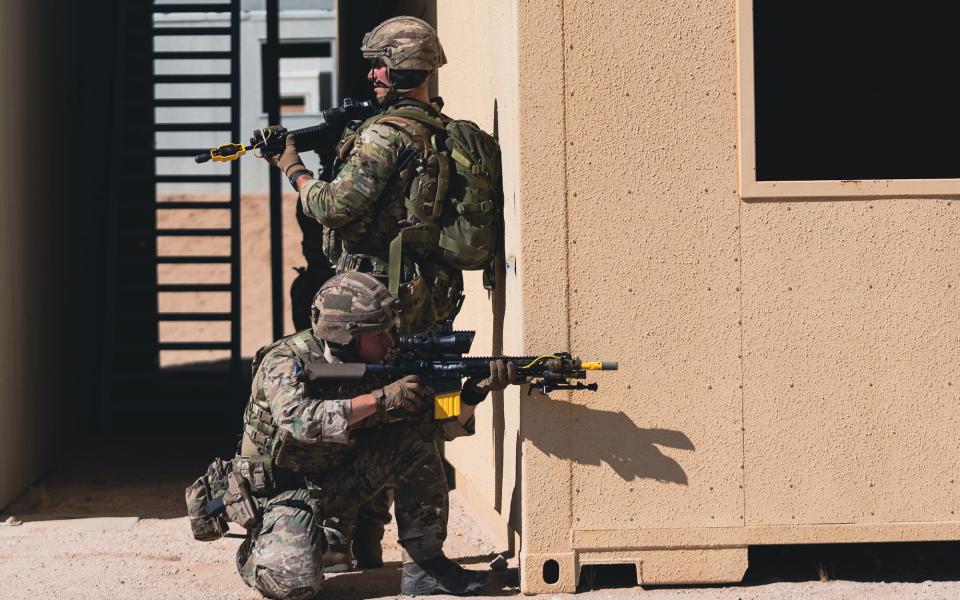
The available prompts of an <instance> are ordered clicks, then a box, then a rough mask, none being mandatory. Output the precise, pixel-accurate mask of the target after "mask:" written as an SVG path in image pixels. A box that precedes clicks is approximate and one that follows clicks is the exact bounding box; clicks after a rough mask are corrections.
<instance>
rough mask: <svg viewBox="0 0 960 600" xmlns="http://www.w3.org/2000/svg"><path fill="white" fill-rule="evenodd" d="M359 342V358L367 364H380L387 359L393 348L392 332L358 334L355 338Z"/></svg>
mask: <svg viewBox="0 0 960 600" xmlns="http://www.w3.org/2000/svg"><path fill="white" fill-rule="evenodd" d="M354 339H355V340H356V342H357V356H358V357H359V358H360V360H362V361H363V362H366V363H380V362H383V359H384V358H386V357H387V353H388V352H389V351H390V349H391V348H393V336H392V335H390V331H389V330H387V331H379V332H377V333H358V334H357V335H356V337H355V338H354Z"/></svg>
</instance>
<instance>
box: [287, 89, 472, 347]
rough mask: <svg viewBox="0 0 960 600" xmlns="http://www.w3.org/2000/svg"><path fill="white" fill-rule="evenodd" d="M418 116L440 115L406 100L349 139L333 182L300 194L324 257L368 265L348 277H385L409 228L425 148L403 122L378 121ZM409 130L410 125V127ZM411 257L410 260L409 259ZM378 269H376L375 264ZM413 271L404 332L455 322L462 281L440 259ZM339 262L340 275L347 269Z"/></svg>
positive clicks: (404, 293) (419, 263)
mask: <svg viewBox="0 0 960 600" xmlns="http://www.w3.org/2000/svg"><path fill="white" fill-rule="evenodd" d="M401 108H402V109H404V110H421V111H423V112H424V113H425V114H427V115H430V116H436V115H438V114H439V111H438V108H437V106H434V105H426V104H423V103H422V102H418V101H416V100H410V99H404V100H401V101H400V102H398V103H396V104H394V105H393V106H391V107H390V108H388V109H387V110H386V111H385V113H384V114H383V115H380V116H378V117H373V118H371V119H370V120H368V121H366V122H365V123H363V124H362V125H361V126H360V128H359V129H357V131H356V134H355V137H352V135H353V134H351V133H350V132H349V131H348V132H346V133H345V136H344V140H343V141H341V145H340V147H339V148H338V152H339V153H340V156H341V158H342V159H343V161H344V163H343V167H342V168H341V169H340V171H339V173H338V174H337V176H336V177H335V178H334V179H333V181H331V182H329V183H328V182H324V181H319V180H315V181H312V182H310V183H308V184H307V185H305V186H304V187H303V189H302V190H300V204H301V208H302V209H303V212H304V214H305V215H307V216H308V217H312V218H313V219H316V220H317V221H319V222H320V223H322V224H323V225H324V238H325V241H324V252H325V254H326V256H327V258H328V259H329V260H330V262H331V264H333V265H337V264H338V261H339V260H340V259H341V257H342V256H343V255H344V254H346V255H348V257H350V256H357V255H360V256H364V257H371V258H370V259H369V260H366V261H360V262H359V263H350V264H362V265H363V266H356V267H354V266H349V265H348V266H347V267H346V270H363V271H366V272H371V273H372V274H374V275H377V276H381V277H382V276H385V275H386V268H385V265H386V264H387V262H388V260H389V254H390V243H391V242H392V241H393V239H394V238H395V237H396V236H397V234H398V233H399V231H400V229H401V228H402V227H404V226H405V225H409V223H407V222H406V221H405V219H406V218H407V216H408V215H407V209H406V205H405V200H406V197H407V196H408V194H409V191H410V190H409V188H410V185H411V181H412V174H413V170H414V166H415V163H416V160H415V158H416V157H417V156H419V155H421V154H423V152H424V148H423V142H422V141H421V138H420V136H418V135H417V132H416V131H415V130H414V129H413V127H414V125H409V124H405V123H404V122H403V121H401V120H399V119H398V120H388V121H377V119H383V117H384V115H388V116H389V115H390V114H391V113H392V112H394V111H396V110H398V109H401ZM408 123H409V120H408ZM404 256H405V257H406V256H407V255H406V254H405V255H404ZM371 260H372V261H375V262H376V263H377V264H376V265H372V264H371V263H370V261H371ZM413 261H415V262H416V265H415V266H414V265H412V264H410V263H409V262H405V264H404V271H405V273H407V275H404V276H403V277H402V281H410V279H411V277H412V275H411V274H410V273H412V272H413V271H414V270H415V271H416V272H417V273H418V275H419V276H420V277H421V278H422V282H421V281H418V282H416V283H411V284H410V285H408V286H406V287H405V288H401V290H400V294H399V295H400V297H399V298H398V300H399V302H400V306H401V322H400V329H401V332H404V333H406V332H411V331H422V330H425V329H432V328H433V326H434V325H435V323H436V322H439V321H444V320H447V319H453V317H455V316H456V312H457V311H458V310H459V304H460V302H461V297H462V291H463V277H462V274H461V273H460V271H459V270H456V269H453V268H452V267H450V266H449V265H447V264H445V263H443V261H441V260H439V259H438V257H435V256H418V257H415V258H414V259H413ZM343 264H344V263H343V262H341V269H343Z"/></svg>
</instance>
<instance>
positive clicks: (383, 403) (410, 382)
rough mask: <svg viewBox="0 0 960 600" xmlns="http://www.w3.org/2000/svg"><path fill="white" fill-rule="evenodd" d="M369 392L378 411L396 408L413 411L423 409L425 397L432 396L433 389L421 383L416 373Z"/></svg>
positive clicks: (395, 409) (391, 410)
mask: <svg viewBox="0 0 960 600" xmlns="http://www.w3.org/2000/svg"><path fill="white" fill-rule="evenodd" d="M371 394H373V397H374V398H376V400H377V412H378V413H387V412H396V411H398V410H405V411H407V412H410V413H415V412H418V411H420V410H422V409H423V407H424V405H425V404H426V402H427V399H429V398H430V397H431V396H433V390H431V389H430V388H429V387H428V386H426V385H423V383H422V382H421V381H420V377H418V376H417V375H407V376H406V377H403V378H401V379H398V380H396V381H394V382H393V383H390V384H388V385H385V386H384V387H382V388H380V389H379V390H374V391H373V392H371Z"/></svg>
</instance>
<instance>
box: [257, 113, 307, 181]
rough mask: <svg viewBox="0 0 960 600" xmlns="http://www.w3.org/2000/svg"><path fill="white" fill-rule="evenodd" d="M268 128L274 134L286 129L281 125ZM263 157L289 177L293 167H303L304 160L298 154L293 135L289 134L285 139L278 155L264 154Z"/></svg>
mask: <svg viewBox="0 0 960 600" xmlns="http://www.w3.org/2000/svg"><path fill="white" fill-rule="evenodd" d="M268 129H269V130H270V131H271V132H272V134H273V135H279V134H281V133H283V132H285V131H286V129H285V128H284V127H281V126H279V125H271V126H270V127H268ZM263 158H264V159H266V161H267V162H268V163H270V164H271V165H273V166H275V167H277V168H278V169H280V170H281V171H283V174H284V175H286V176H288V177H289V176H290V168H291V167H293V166H295V165H300V167H303V160H301V158H300V155H299V154H297V145H296V143H295V141H294V138H293V136H292V135H288V136H287V137H286V138H285V139H284V146H283V152H281V153H280V154H276V155H269V154H268V155H264V157H263Z"/></svg>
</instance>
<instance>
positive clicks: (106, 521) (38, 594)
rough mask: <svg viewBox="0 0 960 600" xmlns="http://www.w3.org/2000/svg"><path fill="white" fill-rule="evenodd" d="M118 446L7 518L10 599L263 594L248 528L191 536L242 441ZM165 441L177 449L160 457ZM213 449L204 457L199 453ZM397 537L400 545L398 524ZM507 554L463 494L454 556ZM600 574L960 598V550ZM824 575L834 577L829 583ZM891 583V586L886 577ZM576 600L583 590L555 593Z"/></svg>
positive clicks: (58, 473)
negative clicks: (719, 574) (197, 482)
mask: <svg viewBox="0 0 960 600" xmlns="http://www.w3.org/2000/svg"><path fill="white" fill-rule="evenodd" d="M178 442H184V443H178V445H177V448H176V449H175V450H173V451H171V450H170V449H169V447H167V448H165V447H164V446H163V445H161V443H167V444H168V442H161V441H160V440H157V441H151V440H144V439H137V440H126V441H124V440H119V441H117V440H114V441H111V442H109V443H104V444H103V445H102V446H100V447H98V448H96V449H94V450H91V451H90V452H89V453H87V454H84V455H81V456H77V457H76V458H75V459H74V460H72V461H64V462H63V464H61V466H60V467H59V468H58V469H56V470H55V471H54V472H53V473H51V474H50V475H49V476H48V477H46V478H45V479H44V480H43V481H42V482H40V483H39V484H38V485H37V486H35V487H34V488H32V489H31V490H30V491H28V492H27V493H26V494H25V495H24V496H23V497H22V498H20V499H19V500H18V501H17V502H15V503H14V504H13V505H11V506H10V507H7V509H6V510H5V512H3V513H2V515H0V522H2V521H5V520H6V519H7V518H8V517H10V516H13V517H14V518H15V519H16V520H19V521H22V524H20V525H14V526H10V525H0V598H2V599H4V600H6V599H11V600H13V599H17V600H19V599H30V600H43V599H48V598H49V599H57V600H72V599H77V600H90V599H111V600H112V599H118V600H123V599H151V600H152V599H158V600H162V599H170V600H185V599H193V598H196V599H205V600H216V599H224V600H226V599H230V600H246V599H250V600H253V599H256V598H259V597H260V596H259V594H257V593H256V592H254V591H253V590H250V589H249V588H247V587H246V586H244V584H243V583H242V582H241V581H240V578H239V576H238V575H237V574H236V570H235V567H234V565H233V554H234V552H235V550H236V548H237V546H238V545H239V544H240V541H241V538H240V537H239V532H238V533H237V534H236V537H233V536H231V537H228V538H224V539H221V540H218V541H216V542H209V543H201V542H195V541H193V540H192V538H191V536H190V531H189V529H190V528H189V525H188V523H187V520H186V517H183V516H181V515H182V512H183V508H182V503H183V495H182V494H183V488H184V487H185V486H186V485H187V484H188V483H189V482H190V481H191V480H192V479H193V478H194V477H195V475H196V473H197V472H198V471H199V470H200V469H201V468H202V467H203V463H204V460H205V459H206V457H207V456H212V455H215V454H216V453H217V452H219V453H221V454H223V452H222V449H223V448H224V447H227V448H229V447H230V446H231V443H230V442H229V441H228V442H222V441H218V442H213V441H210V440H201V441H193V442H190V443H187V442H185V441H183V440H178ZM156 448H164V451H163V452H159V451H157V450H156ZM198 457H200V458H198ZM386 539H387V540H388V541H389V540H394V539H396V531H395V530H394V529H393V528H391V529H390V530H388V532H387V537H386ZM498 550H502V549H500V548H496V547H495V545H494V543H493V542H491V541H490V539H489V538H488V537H487V536H485V535H484V533H483V532H482V531H481V530H480V529H479V528H478V526H477V525H476V524H475V523H474V522H473V521H472V520H471V519H470V518H469V515H468V514H467V512H466V510H465V508H464V506H463V503H462V501H461V500H460V498H459V496H458V495H457V493H456V492H454V493H453V494H451V522H450V536H449V538H448V543H447V551H448V554H449V555H450V556H452V557H455V558H457V559H458V560H459V561H460V562H461V563H462V564H465V565H466V566H467V567H468V568H473V569H487V563H488V562H489V560H490V559H491V558H493V556H495V555H496V552H497V551H498ZM384 558H385V559H386V561H387V565H386V567H385V568H384V569H380V570H375V571H369V572H349V573H342V574H336V575H330V576H328V579H327V581H326V582H325V583H324V592H323V596H324V597H327V598H338V599H339V598H345V599H354V598H356V599H360V598H362V599H372V598H394V597H396V595H397V591H398V590H399V581H400V574H399V567H400V563H399V560H400V550H399V547H398V546H397V545H396V544H395V543H387V544H386V545H385V557H384ZM508 567H509V568H508V569H507V570H505V571H500V572H496V573H493V580H492V583H491V585H490V586H489V587H488V588H487V590H486V593H487V594H490V595H489V596H486V597H488V598H493V597H500V596H517V595H519V591H518V585H517V575H516V559H511V560H510V561H509V563H508ZM607 575H609V574H600V573H597V574H596V577H585V578H584V581H585V582H586V581H588V580H590V579H592V580H593V586H594V587H597V588H602V589H584V591H582V592H581V593H580V594H577V595H576V598H577V599H591V600H592V599H600V598H634V597H640V598H644V599H646V600H661V599H663V600H668V599H683V600H708V599H710V600H712V599H717V600H738V599H739V600H748V599H750V600H781V599H807V598H810V599H816V600H841V599H843V600H847V599H850V600H853V599H860V598H870V599H878V600H888V599H895V598H897V599H899V598H910V599H914V598H916V599H941V598H942V599H956V598H960V582H958V581H957V579H960V549H958V547H957V545H956V544H927V545H919V544H902V545H886V546H879V545H877V546H872V545H862V546H857V547H853V548H851V547H835V546H834V547H808V548H803V549H796V548H768V549H760V550H758V551H757V552H753V551H751V569H750V571H748V574H747V578H746V580H745V584H744V585H740V586H730V587H720V586H699V587H682V588H681V587H673V588H639V587H619V588H615V589H611V588H610V586H618V585H624V584H626V583H628V582H626V581H624V580H623V579H622V578H621V579H620V580H619V581H618V580H617V578H616V577H612V578H611V577H609V576H607ZM821 579H823V580H825V581H822V580H821ZM882 580H887V581H888V582H886V583H885V582H883V581H882ZM544 597H545V598H568V597H573V596H567V595H562V596H553V595H549V596H544Z"/></svg>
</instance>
